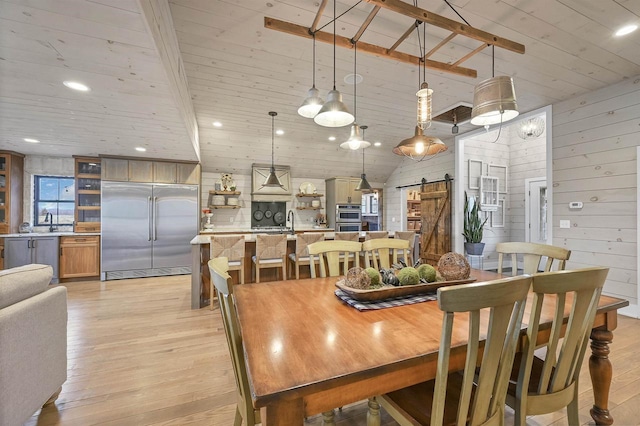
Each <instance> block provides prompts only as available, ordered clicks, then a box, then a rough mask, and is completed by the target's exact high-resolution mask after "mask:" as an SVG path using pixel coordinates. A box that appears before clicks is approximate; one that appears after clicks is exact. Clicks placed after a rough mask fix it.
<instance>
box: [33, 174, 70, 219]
mask: <svg viewBox="0 0 640 426" xmlns="http://www.w3.org/2000/svg"><path fill="white" fill-rule="evenodd" d="M42 179H55V180H56V181H58V198H56V199H52V200H47V199H41V198H40V185H41V180H42ZM63 179H64V180H71V182H72V183H71V188H73V191H74V196H73V199H72V200H60V198H59V196H60V194H59V190H60V189H59V188H60V186H61V184H60V181H61V180H63ZM65 186H68V185H65ZM75 187H76V179H75V177H74V176H52V175H33V226H56V227H59V226H73V221H72V223H62V224H61V223H59V220H60V216H59V215H56V216H55V219H54V218H53V217H52V218H51V223H49V222H40V215H39V208H38V205H39V204H40V203H55V204H56V207H57V208H58V210H59V209H60V204H63V205H66V206H71V207H72V208H71V210H73V211H74V212H75V208H76V196H75V195H76V194H75V190H76V188H75ZM54 220H56V222H55V223H54ZM74 220H75V213H74Z"/></svg>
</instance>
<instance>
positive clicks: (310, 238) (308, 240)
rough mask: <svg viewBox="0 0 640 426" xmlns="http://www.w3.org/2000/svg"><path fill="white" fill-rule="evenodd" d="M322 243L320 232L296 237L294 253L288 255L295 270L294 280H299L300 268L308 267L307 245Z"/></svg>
mask: <svg viewBox="0 0 640 426" xmlns="http://www.w3.org/2000/svg"><path fill="white" fill-rule="evenodd" d="M318 241H324V234H323V233H322V232H305V233H303V234H298V235H296V252H295V253H289V260H290V261H291V262H292V263H293V265H294V266H295V269H296V280H299V279H300V266H304V265H310V263H309V250H308V246H309V244H313V243H316V242H318Z"/></svg>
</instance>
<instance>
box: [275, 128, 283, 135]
mask: <svg viewBox="0 0 640 426" xmlns="http://www.w3.org/2000/svg"><path fill="white" fill-rule="evenodd" d="M276 135H278V136H282V135H284V130H282V129H278V130H276Z"/></svg>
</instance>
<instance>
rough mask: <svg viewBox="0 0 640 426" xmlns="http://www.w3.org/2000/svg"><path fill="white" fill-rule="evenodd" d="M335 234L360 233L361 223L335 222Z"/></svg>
mask: <svg viewBox="0 0 640 426" xmlns="http://www.w3.org/2000/svg"><path fill="white" fill-rule="evenodd" d="M335 229H336V232H360V231H362V223H360V222H358V223H356V222H336V228H335Z"/></svg>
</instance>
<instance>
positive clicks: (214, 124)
mask: <svg viewBox="0 0 640 426" xmlns="http://www.w3.org/2000/svg"><path fill="white" fill-rule="evenodd" d="M213 127H222V123H221V122H219V121H214V122H213Z"/></svg>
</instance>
